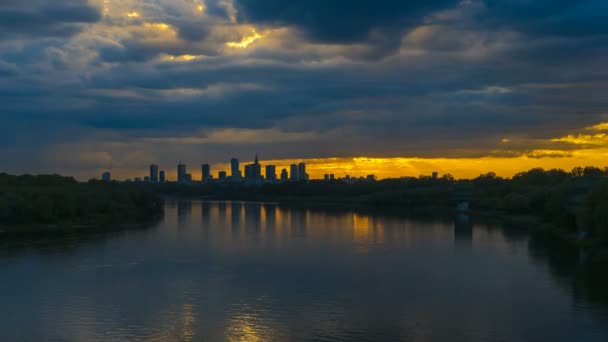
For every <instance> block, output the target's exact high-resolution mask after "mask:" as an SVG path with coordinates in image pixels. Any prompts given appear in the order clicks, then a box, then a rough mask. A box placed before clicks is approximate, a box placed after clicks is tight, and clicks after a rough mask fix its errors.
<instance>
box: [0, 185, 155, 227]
mask: <svg viewBox="0 0 608 342" xmlns="http://www.w3.org/2000/svg"><path fill="white" fill-rule="evenodd" d="M162 214H163V200H162V197H161V196H160V195H158V194H157V193H155V192H152V191H150V190H147V189H141V188H135V187H125V186H122V185H121V184H118V183H109V184H108V183H103V182H99V181H89V182H87V183H79V182H77V181H76V180H75V179H74V178H71V177H63V176H59V175H40V176H31V175H24V176H12V175H8V174H4V173H2V174H0V232H2V233H4V234H31V233H37V234H53V233H59V232H78V231H95V230H98V229H101V228H103V230H111V229H122V228H128V227H134V226H140V225H144V224H147V223H150V222H154V221H156V220H158V219H160V218H161V217H162Z"/></svg>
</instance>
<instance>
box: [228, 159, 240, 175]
mask: <svg viewBox="0 0 608 342" xmlns="http://www.w3.org/2000/svg"><path fill="white" fill-rule="evenodd" d="M230 176H231V177H232V179H233V180H238V179H241V178H242V176H241V170H239V160H238V159H236V158H232V160H230Z"/></svg>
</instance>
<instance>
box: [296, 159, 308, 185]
mask: <svg viewBox="0 0 608 342" xmlns="http://www.w3.org/2000/svg"><path fill="white" fill-rule="evenodd" d="M298 180H301V181H305V180H308V174H307V173H306V163H300V164H298Z"/></svg>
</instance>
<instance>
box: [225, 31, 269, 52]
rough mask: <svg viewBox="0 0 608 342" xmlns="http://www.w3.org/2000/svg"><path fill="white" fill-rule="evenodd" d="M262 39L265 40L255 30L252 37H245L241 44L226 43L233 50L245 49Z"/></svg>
mask: <svg viewBox="0 0 608 342" xmlns="http://www.w3.org/2000/svg"><path fill="white" fill-rule="evenodd" d="M261 38H264V35H263V34H259V33H258V32H257V31H256V30H255V29H253V30H252V35H251V36H248V37H243V39H241V41H240V42H228V43H226V46H228V47H231V48H238V49H245V48H247V47H248V46H249V45H251V44H253V43H255V42H256V41H257V40H259V39H261Z"/></svg>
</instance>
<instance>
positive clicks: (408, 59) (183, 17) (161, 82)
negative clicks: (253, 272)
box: [0, 0, 608, 178]
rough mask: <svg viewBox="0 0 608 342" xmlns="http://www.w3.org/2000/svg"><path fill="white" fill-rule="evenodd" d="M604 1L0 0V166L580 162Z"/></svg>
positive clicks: (91, 171)
mask: <svg viewBox="0 0 608 342" xmlns="http://www.w3.org/2000/svg"><path fill="white" fill-rule="evenodd" d="M607 6H608V5H606V3H605V1H595V0H586V1H562V0H557V1H549V0H537V1H532V0H500V1H499V0H462V1H448V0H445V1H443V0H442V1H422V0H420V1H404V0H401V1H392V0H379V1H362V0H361V1H359V0H357V1H352V0H351V1H341V0H339V1H320V0H306V1H304V0H293V1H283V0H280V1H279V0H257V1H254V0H143V1H141V0H138V1H136V0H120V1H119V0H89V1H85V0H58V1H53V2H49V1H42V0H35V1H16V0H6V1H3V2H1V3H0V105H1V108H2V114H1V115H2V119H3V125H0V151H1V153H2V155H3V157H4V161H5V162H4V163H3V165H6V166H5V167H6V168H7V171H12V172H25V171H32V172H52V171H54V172H64V170H65V172H69V173H72V174H75V175H79V176H80V177H83V178H86V177H90V176H96V175H97V174H98V173H99V171H101V170H103V169H106V168H113V169H114V170H117V172H118V170H120V172H123V173H124V174H125V175H131V174H133V172H135V170H138V169H143V168H145V166H146V164H148V163H149V162H153V161H154V162H157V163H160V164H165V165H173V164H174V163H176V162H177V161H179V160H182V161H187V162H188V163H191V164H198V163H201V162H203V161H208V162H212V163H222V162H225V160H227V159H228V158H230V157H232V156H236V157H239V158H243V159H245V158H250V156H252V155H253V154H254V153H255V152H259V153H260V154H261V155H262V156H264V158H269V159H284V160H297V159H300V158H305V159H311V160H317V164H318V165H320V166H319V167H318V170H319V171H318V172H321V170H327V167H330V166H328V165H334V164H335V163H334V164H332V163H331V162H328V160H333V159H331V158H337V159H336V160H339V161H341V162H342V163H345V164H344V165H351V164H352V160H354V159H353V158H356V157H361V156H363V157H366V158H369V160H375V161H377V163H379V164H378V165H388V164H390V163H391V162H394V163H397V162H398V161H399V162H398V163H399V165H403V170H405V171H404V172H407V173H408V174H412V173H417V172H418V171H420V172H422V171H424V172H426V171H428V168H429V167H436V168H437V169H439V170H445V169H446V168H447V166H446V167H441V168H439V166H438V163H440V162H441V161H443V160H446V158H447V159H448V160H461V161H462V160H465V159H466V160H468V161H470V160H479V161H480V162H479V163H475V162H468V165H470V166H471V169H472V170H473V169H474V171H470V172H469V171H467V172H465V171H464V169H463V168H464V167H465V166H466V165H467V163H466V162H462V163H460V164H459V163H458V162H449V161H446V162H445V165H449V167H452V168H454V169H457V170H459V171H458V172H460V174H461V175H470V174H472V173H473V174H474V173H475V172H478V171H479V168H480V167H481V166H480V165H482V162H481V161H486V162H488V159H487V158H494V159H492V160H501V161H504V164H500V163H498V164H496V165H497V166H496V168H497V169H500V170H503V171H504V172H506V173H508V172H511V171H512V170H511V169H510V168H509V167H508V166H509V165H519V166H520V167H527V166H530V165H539V164H540V165H542V164H543V163H545V164H546V165H556V166H562V165H570V164H573V163H580V162H582V161H584V160H588V161H589V163H591V162H595V161H597V160H601V159H602V158H604V157H608V156H606V155H605V151H604V150H605V149H603V147H604V144H606V143H608V141H607V139H606V138H605V136H604V135H603V134H604V133H605V132H604V131H601V130H600V131H593V130H591V129H587V128H586V127H592V126H594V125H596V124H598V123H601V122H607V121H608V117H607V114H608V97H606V96H605V89H607V88H608V59H607V58H606V56H608V27H607V25H608V24H607V23H608V8H607ZM70 156H73V158H71V157H70ZM598 156H599V157H598ZM600 157H601V158H600ZM327 158H329V159H327ZM395 158H397V159H395ZM399 158H402V159H399ZM403 158H405V159H403ZM417 158H421V159H423V160H424V161H425V163H426V164H424V163H423V164H424V165H427V166H428V167H427V166H425V167H424V168H423V167H421V166H420V165H422V164H420V163H418V162H417V160H418V159H417ZM438 158H439V159H438ZM463 158H465V159H463ZM467 158H468V159H467ZM585 158H586V159H585ZM66 159H67V160H66ZM510 159H512V160H511V161H512V163H511V164H509V163H508V160H510ZM361 160H363V159H357V162H358V163H359V164H358V165H368V166H369V167H370V168H371V166H370V165H372V164H373V163H374V162H369V163H367V162H366V163H362V162H361ZM365 160H367V159H365ZM516 160H519V162H517V163H516V162H514V161H516ZM557 160H559V161H557ZM549 161H551V162H549ZM311 163H312V161H311ZM383 163H384V164H383ZM412 163H413V164H412ZM535 163H536V164H535ZM552 163H553V164H552ZM217 165H219V164H217ZM406 165H409V166H406ZM412 165H417V166H416V167H414V166H412ZM429 165H430V166H429ZM333 167H335V168H336V169H340V168H339V167H337V166H335V165H334V166H333ZM375 169H376V170H379V168H375ZM357 170H362V169H361V168H359V169H357ZM408 170H409V171H408ZM486 171H487V170H486ZM361 172H363V171H361ZM454 173H457V172H454ZM415 175H417V174H415ZM117 176H120V173H119V174H117Z"/></svg>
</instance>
